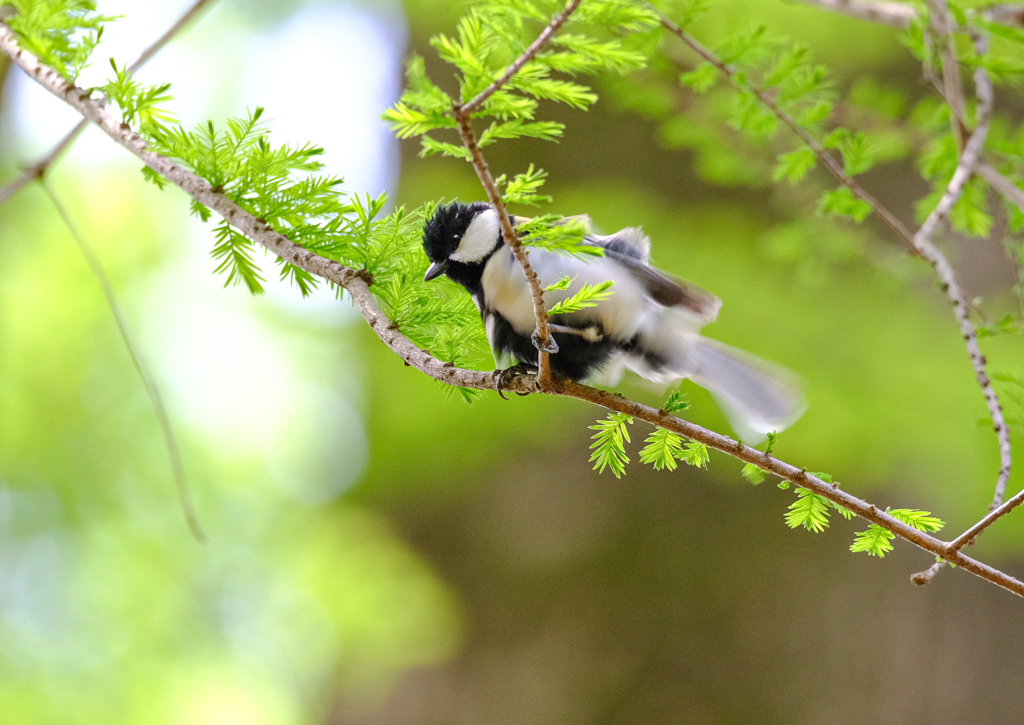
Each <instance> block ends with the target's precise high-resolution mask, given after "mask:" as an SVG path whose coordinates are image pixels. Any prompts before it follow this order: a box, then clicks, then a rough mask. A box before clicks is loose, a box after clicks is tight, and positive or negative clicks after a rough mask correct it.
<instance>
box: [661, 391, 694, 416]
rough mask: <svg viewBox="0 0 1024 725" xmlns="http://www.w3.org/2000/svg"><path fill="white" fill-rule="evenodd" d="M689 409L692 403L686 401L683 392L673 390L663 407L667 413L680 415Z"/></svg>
mask: <svg viewBox="0 0 1024 725" xmlns="http://www.w3.org/2000/svg"><path fill="white" fill-rule="evenodd" d="M689 407H690V401H688V400H687V399H686V395H684V394H683V392H682V391H681V390H673V391H672V392H671V393H669V395H668V399H667V400H665V404H664V405H663V406H661V408H662V410H664V411H665V412H666V413H679V412H681V411H683V410H686V409H687V408H689Z"/></svg>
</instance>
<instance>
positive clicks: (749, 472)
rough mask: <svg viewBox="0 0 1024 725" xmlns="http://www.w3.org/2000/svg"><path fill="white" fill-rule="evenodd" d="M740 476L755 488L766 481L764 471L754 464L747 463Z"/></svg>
mask: <svg viewBox="0 0 1024 725" xmlns="http://www.w3.org/2000/svg"><path fill="white" fill-rule="evenodd" d="M740 475H741V476H743V478H745V479H746V480H747V481H749V482H750V483H751V484H753V485H754V486H756V485H758V484H760V483H764V479H765V473H764V471H763V470H762V469H761V468H760V467H759V466H758V465H757V464H754V463H745V464H744V465H743V468H741V469H740Z"/></svg>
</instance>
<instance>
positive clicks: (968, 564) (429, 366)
mask: <svg viewBox="0 0 1024 725" xmlns="http://www.w3.org/2000/svg"><path fill="white" fill-rule="evenodd" d="M0 52H4V53H6V54H7V55H9V56H11V57H12V58H13V59H14V61H15V62H16V63H17V64H18V65H19V66H21V68H22V69H23V70H25V72H26V73H28V75H29V76H30V77H31V78H32V79H34V80H35V81H36V82H37V83H39V84H40V85H42V86H43V87H45V88H46V89H47V90H49V91H50V92H51V93H53V94H54V95H56V96H57V97H58V98H61V99H63V100H64V101H65V102H67V103H68V104H69V105H71V106H72V107H73V108H74V109H75V110H77V111H78V112H79V113H81V114H83V116H85V117H86V118H88V119H89V120H90V121H92V122H93V123H95V124H96V125H97V126H98V127H99V128H100V129H101V130H102V131H103V132H104V133H106V134H107V135H108V136H110V138H112V139H113V140H114V141H116V142H117V143H118V144H120V145H121V146H123V147H125V148H126V149H128V150H129V151H131V152H132V153H133V154H135V156H137V157H138V158H139V159H141V160H142V161H143V162H144V163H145V164H146V165H147V166H149V167H150V168H151V169H153V170H154V171H156V172H157V173H159V174H160V175H161V176H163V177H164V178H166V179H167V180H168V181H170V182H171V183H173V184H174V185H175V186H177V187H178V188H180V189H182V190H183V191H184V192H185V193H187V194H188V195H189V196H190V197H192V198H193V199H195V200H196V201H198V202H199V203H200V204H203V205H204V206H206V207H209V208H210V209H212V210H213V211H216V212H217V213H218V214H220V215H221V216H222V217H224V219H226V220H227V221H228V223H230V224H231V225H232V226H234V227H235V228H236V229H238V230H239V231H241V232H243V233H244V234H245V235H246V236H248V237H249V238H250V239H252V240H253V241H255V242H256V243H258V244H261V245H263V246H264V247H265V248H266V249H268V250H269V251H271V252H273V253H274V254H276V255H278V256H279V257H281V258H282V259H284V260H285V261H287V262H290V263H291V264H294V265H296V266H297V267H300V268H302V269H304V270H306V271H307V272H309V273H310V274H314V275H316V276H318V277H321V278H323V279H325V280H327V281H329V282H333V283H334V284H336V285H339V286H341V287H343V288H344V289H345V290H346V291H347V292H348V293H349V295H350V296H351V298H352V301H353V302H354V303H355V305H356V307H357V308H358V309H359V311H360V313H361V314H362V315H363V318H364V319H365V320H366V322H367V324H369V326H370V328H371V329H372V330H373V331H374V332H375V333H376V334H377V336H378V337H379V338H380V339H381V341H382V342H383V343H384V344H385V345H387V346H388V347H389V348H390V349H391V350H392V351H394V352H395V353H396V354H397V355H398V356H399V357H401V358H402V359H403V360H404V361H405V362H406V363H408V364H409V365H411V366H413V367H415V368H416V369H417V370H420V371H421V372H423V373H425V374H427V375H429V376H430V377H432V378H434V379H436V380H440V381H442V382H445V383H448V384H449V385H458V386H461V387H466V388H476V389H480V390H495V389H496V385H497V380H496V379H495V376H494V374H493V373H491V372H481V371H476V370H465V369H462V368H457V367H454V366H452V365H451V364H450V363H446V362H444V361H442V360H438V359H437V358H435V357H433V356H432V355H430V353H428V352H426V351H425V350H421V349H420V348H418V347H416V346H415V345H414V344H413V343H412V341H410V340H409V339H408V338H407V337H405V336H404V335H402V334H401V333H400V332H399V331H398V330H397V329H396V328H395V327H394V326H393V325H392V324H391V321H390V320H389V319H388V318H387V316H386V315H385V314H384V313H383V312H381V310H380V308H379V307H378V306H377V302H376V300H375V299H374V297H373V294H372V293H371V292H370V287H369V285H370V283H371V281H372V280H371V279H370V277H369V275H368V274H367V273H366V272H365V271H360V270H355V269H352V268H350V267H346V266H344V265H342V264H339V263H338V262H335V261H333V260H328V259H325V258H323V257H321V256H319V255H317V254H315V253H313V252H310V251H308V250H306V249H303V248H302V247H300V246H299V245H297V244H295V243H294V242H292V241H291V240H289V239H288V238H287V237H285V236H284V235H282V234H280V233H278V232H277V231H275V230H274V229H272V228H271V227H270V226H269V225H268V224H266V222H263V221H261V220H259V219H257V218H255V217H254V216H253V215H252V214H250V213H249V212H247V211H245V210H244V209H242V208H241V207H239V206H238V205H237V204H236V203H235V202H234V201H232V200H231V199H230V198H228V197H227V196H225V195H224V194H223V193H222V192H218V191H214V190H213V188H212V187H211V186H210V184H209V182H207V181H206V180H205V179H202V178H200V177H198V176H196V175H195V174H193V173H192V172H190V171H188V170H187V169H185V168H183V167H182V166H180V165H178V164H177V163H175V162H174V161H171V160H170V159H168V158H165V157H162V156H159V155H158V154H155V153H153V152H151V151H148V150H146V144H145V141H144V140H143V139H142V137H141V136H140V135H139V134H138V133H137V132H135V131H134V130H132V129H131V128H130V127H128V126H127V125H122V124H121V123H120V122H119V121H118V120H117V119H116V118H114V116H113V115H112V114H111V113H110V112H109V111H107V110H106V109H105V108H104V107H103V104H102V102H101V101H100V100H99V99H96V98H92V97H91V96H90V95H89V93H88V92H87V91H85V90H83V89H81V88H78V87H76V86H74V85H73V84H71V83H69V82H68V81H67V80H66V79H64V78H63V77H61V75H60V74H59V73H57V72H56V71H54V70H53V69H51V68H48V67H45V66H43V65H41V64H40V63H39V60H38V59H37V58H36V57H35V56H33V55H32V54H30V53H28V52H26V51H24V50H22V49H20V48H19V47H18V46H17V43H16V41H15V38H14V34H13V33H12V32H11V30H10V29H9V28H8V27H7V26H6V25H4V24H2V23H0ZM504 387H505V389H507V390H511V391H516V392H523V393H536V392H542V391H541V390H540V388H539V386H538V382H537V379H536V378H534V377H533V376H516V377H514V378H512V379H511V380H509V381H507V382H506V385H505V386H504ZM544 392H549V393H552V394H556V395H561V396H565V397H570V398H576V399H579V400H583V401H586V402H590V403H593V404H595V405H598V406H601V407H604V408H606V409H608V410H612V411H616V412H621V413H626V414H628V415H631V416H633V417H634V418H637V419H639V420H643V421H646V422H648V423H651V424H652V425H655V426H659V427H662V428H666V429H668V430H671V431H673V432H675V433H679V434H680V435H684V436H686V437H688V438H692V439H693V440H695V441H699V442H701V443H704V444H705V445H706V446H708V447H710V448H714V449H715V450H717V451H721V452H723V453H725V454H727V455H729V456H731V457H733V458H736V459H738V460H740V461H744V462H747V463H752V464H754V465H756V466H758V467H759V468H761V469H763V470H765V471H767V472H768V473H772V474H774V475H776V476H779V477H780V478H782V479H784V480H787V481H790V482H791V483H793V484H795V485H797V486H800V487H801V488H806V489H808V490H810V491H813V492H814V493H817V494H819V495H821V496H824V497H825V498H827V499H829V500H830V501H834V502H835V503H837V504H839V505H840V506H842V507H843V508H845V509H847V510H849V511H852V512H854V513H855V514H857V515H858V516H860V517H861V518H864V519H865V520H867V521H869V522H871V523H874V524H878V525H879V526H881V527H882V528H884V529H886V530H887V531H890V532H892V533H893V534H895V535H896V536H898V537H900V538H901V539H904V540H906V541H909V542H910V543H912V544H914V545H916V546H918V547H920V548H922V549H924V550H925V551H927V552H929V553H930V554H932V555H933V556H939V557H943V558H945V559H948V560H949V561H950V562H951V563H954V564H956V565H957V566H958V567H960V568H962V569H964V570H966V571H969V572H971V573H972V574H975V575H976V576H979V577H981V578H982V579H985V580H986V581H989V582H992V583H993V584H995V585H996V586H999V587H1001V588H1003V589H1006V590H1007V591H1010V592H1013V593H1014V594H1017V595H1018V596H1021V597H1024V582H1021V581H1019V580H1017V579H1015V578H1013V577H1011V576H1009V575H1008V574H1006V573H1004V572H1002V571H999V570H998V569H995V568H993V567H991V566H989V565H987V564H983V563H981V562H979V561H977V560H975V559H972V558H971V557H968V556H966V555H964V554H963V552H962V551H952V552H950V551H949V550H948V545H947V544H946V543H945V542H943V541H940V540H939V539H936V538H935V537H934V536H931V535H929V534H926V533H924V532H921V531H918V530H917V529H915V528H913V527H911V526H908V525H907V524H905V523H903V522H902V521H900V520H898V519H896V518H895V517H893V516H891V515H889V514H887V513H885V512H884V511H881V510H879V509H878V508H876V507H875V506H873V505H871V504H868V503H866V502H864V501H862V500H861V499H859V498H857V497H855V496H852V495H850V494H848V493H847V492H846V491H844V490H843V489H841V488H839V487H838V486H837V485H836V484H833V483H826V482H825V481H823V480H821V479H820V478H818V477H817V476H813V475H811V474H809V473H807V472H806V471H805V470H803V469H801V468H797V467H796V466H793V465H790V464H788V463H785V462H783V461H780V460H778V459H776V458H773V457H772V456H770V455H768V454H767V453H765V452H763V451H759V450H757V449H755V448H751V447H750V446H745V445H743V444H742V443H740V442H739V441H735V440H733V439H732V438H729V437H728V436H724V435H721V434H720V433H715V432H713V431H710V430H707V429H706V428H702V427H700V426H698V425H694V424H693V423H690V422H688V421H685V420H682V419H681V418H677V417H675V416H673V415H669V414H668V413H666V412H665V411H662V410H656V409H654V408H651V407H650V406H646V405H642V404H640V403H636V402H633V401H631V400H628V399H626V398H623V397H621V396H618V395H615V394H612V393H608V392H605V391H603V390H597V389H595V388H590V387H587V386H585V385H580V384H578V383H573V382H570V381H567V380H562V379H555V380H554V384H553V388H552V389H551V390H548V391H544Z"/></svg>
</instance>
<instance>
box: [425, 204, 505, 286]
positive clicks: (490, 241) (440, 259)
mask: <svg viewBox="0 0 1024 725" xmlns="http://www.w3.org/2000/svg"><path fill="white" fill-rule="evenodd" d="M500 243H501V227H500V225H499V223H498V214H497V212H495V211H494V208H493V207H492V206H491V205H490V204H485V203H484V202H480V201H477V202H473V203H472V204H463V203H462V202H458V201H453V202H452V203H451V204H439V205H438V207H437V209H436V210H435V211H434V215H433V216H432V217H431V218H430V220H429V221H427V224H426V226H425V227H424V229H423V250H424V251H425V252H426V253H427V257H428V258H429V259H430V268H429V269H428V270H427V274H426V276H425V277H424V278H423V279H424V280H427V281H429V280H432V279H434V278H435V277H439V276H440V275H442V274H445V273H446V272H449V268H450V267H451V266H452V264H453V263H456V264H463V265H472V264H480V263H481V262H483V261H485V260H486V259H487V258H488V257H490V256H491V253H492V252H493V251H494V250H495V249H496V248H497V246H498V245H499V244H500ZM449 276H451V274H450V272H449Z"/></svg>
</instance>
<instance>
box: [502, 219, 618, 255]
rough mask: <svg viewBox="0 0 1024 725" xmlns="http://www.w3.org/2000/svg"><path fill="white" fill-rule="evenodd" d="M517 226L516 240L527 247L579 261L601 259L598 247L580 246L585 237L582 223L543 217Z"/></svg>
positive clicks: (519, 221) (585, 228)
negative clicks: (578, 259) (563, 255)
mask: <svg viewBox="0 0 1024 725" xmlns="http://www.w3.org/2000/svg"><path fill="white" fill-rule="evenodd" d="M517 222H518V224H517V225H516V231H517V232H518V233H519V238H520V240H522V242H523V244H525V245H526V246H528V247H539V248H540V249H545V250H547V251H549V252H555V253H556V254H565V255H569V256H573V257H579V258H581V259H593V258H594V257H600V256H603V255H604V250H603V249H601V247H595V246H592V245H590V244H584V243H583V241H584V237H585V236H586V234H587V223H586V221H585V220H584V219H581V218H578V217H561V216H556V215H554V214H544V215H542V216H538V217H534V218H533V219H527V220H517Z"/></svg>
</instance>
